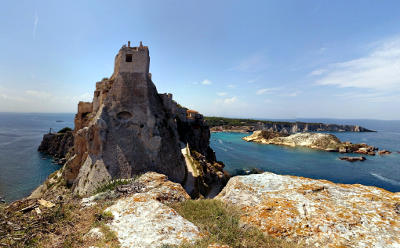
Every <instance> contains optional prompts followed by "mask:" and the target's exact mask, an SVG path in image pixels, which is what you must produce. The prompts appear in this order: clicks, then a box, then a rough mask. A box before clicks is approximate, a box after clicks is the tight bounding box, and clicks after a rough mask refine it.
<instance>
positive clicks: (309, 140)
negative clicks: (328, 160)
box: [243, 130, 377, 155]
mask: <svg viewBox="0 0 400 248" xmlns="http://www.w3.org/2000/svg"><path fill="white" fill-rule="evenodd" d="M243 140H245V141H248V142H256V143H261V144H273V145H283V146H291V147H297V146H300V147H308V148H312V149H318V150H323V151H328V152H340V153H359V154H366V155H375V150H377V148H375V147H373V146H369V145H367V144H352V143H350V142H341V141H340V140H339V139H338V138H337V137H336V136H335V135H333V134H327V133H296V134H292V135H288V134H283V133H278V132H270V131H264V130H259V131H255V132H254V133H253V134H251V135H250V136H247V137H244V138H243Z"/></svg>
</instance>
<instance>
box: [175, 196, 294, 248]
mask: <svg viewBox="0 0 400 248" xmlns="http://www.w3.org/2000/svg"><path fill="white" fill-rule="evenodd" d="M171 207H173V208H174V209H175V210H176V211H177V212H178V213H179V214H180V215H182V216H183V217H184V218H185V219H187V220H189V221H191V222H192V223H193V224H195V225H196V226H198V227H199V228H200V230H201V232H203V233H204V234H205V236H204V238H202V239H201V240H199V241H198V242H196V243H195V244H184V245H182V246H181V247H184V248H189V247H196V248H197V247H199V248H201V247H207V246H208V245H209V244H212V243H218V244H225V245H229V246H230V247H232V248H239V247H248V248H250V247H254V248H266V247H269V248H270V247H282V248H293V247H298V245H296V244H292V243H288V242H285V241H283V240H280V239H277V238H274V237H270V236H266V235H264V234H263V233H262V232H261V231H259V230H258V229H256V228H253V227H246V226H241V225H240V223H239V212H238V211H237V210H236V209H235V208H234V207H232V206H228V205H226V204H224V203H223V202H221V201H218V200H209V199H208V200H188V201H185V202H182V203H176V204H173V205H171Z"/></svg>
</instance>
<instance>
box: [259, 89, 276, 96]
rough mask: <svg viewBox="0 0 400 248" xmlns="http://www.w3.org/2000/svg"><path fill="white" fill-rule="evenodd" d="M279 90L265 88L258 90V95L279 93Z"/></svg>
mask: <svg viewBox="0 0 400 248" xmlns="http://www.w3.org/2000/svg"><path fill="white" fill-rule="evenodd" d="M277 90H279V88H263V89H259V90H257V91H256V95H263V94H269V93H271V92H274V91H277Z"/></svg>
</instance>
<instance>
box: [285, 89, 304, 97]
mask: <svg viewBox="0 0 400 248" xmlns="http://www.w3.org/2000/svg"><path fill="white" fill-rule="evenodd" d="M301 93H302V91H300V90H298V91H293V92H290V93H287V94H283V95H282V96H290V97H295V96H298V95H299V94H301Z"/></svg>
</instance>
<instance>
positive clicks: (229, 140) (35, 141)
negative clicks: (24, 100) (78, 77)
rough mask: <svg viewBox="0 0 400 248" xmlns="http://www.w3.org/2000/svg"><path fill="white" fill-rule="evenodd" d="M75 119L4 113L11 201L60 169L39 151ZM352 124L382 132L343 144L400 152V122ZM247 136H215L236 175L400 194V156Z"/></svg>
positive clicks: (1, 166) (5, 180) (4, 172)
mask: <svg viewBox="0 0 400 248" xmlns="http://www.w3.org/2000/svg"><path fill="white" fill-rule="evenodd" d="M73 118H74V115H73V114H12V113H0V196H3V197H4V198H5V199H6V200H7V201H8V202H9V201H13V200H17V199H20V198H22V197H25V196H27V195H29V194H30V192H31V191H32V190H34V189H35V188H36V187H37V186H38V185H39V184H41V183H42V182H43V181H44V180H45V179H46V178H47V176H48V175H49V174H51V173H52V172H53V171H55V170H57V169H59V166H58V165H55V164H52V163H51V159H50V158H49V157H45V156H43V155H42V154H40V153H39V152H37V147H38V146H39V144H40V141H41V140H42V137H43V134H45V133H47V132H48V131H49V128H53V129H54V130H59V129H61V128H63V127H65V126H69V127H73ZM60 121H62V122H60ZM310 121H315V120H310ZM346 121H348V120H327V121H326V122H328V123H335V122H336V123H345V122H346ZM348 122H349V123H354V124H360V125H363V126H365V127H367V128H372V129H375V130H378V131H379V132H377V133H338V134H336V135H337V136H339V138H341V139H342V140H350V141H352V142H365V143H368V144H371V145H375V146H378V147H380V148H385V149H389V150H391V151H400V121H397V122H387V121H383V122H382V121H360V122H361V123H357V122H355V121H348ZM243 136H244V135H243V134H234V133H213V134H212V135H211V146H212V148H213V149H214V150H215V152H216V155H217V158H218V159H219V160H222V161H223V162H224V163H225V164H226V167H225V169H226V170H228V171H230V172H231V173H233V172H234V171H235V170H236V169H243V168H254V167H257V168H261V169H263V170H265V171H271V172H275V173H279V174H290V175H297V176H305V177H311V178H322V179H328V180H331V181H334V182H341V183H361V184H366V185H375V186H378V187H382V188H385V189H387V190H390V191H400V154H397V153H396V154H395V153H394V154H392V155H388V156H385V157H380V156H376V157H368V160H367V161H365V162H363V163H348V162H345V161H340V160H338V157H339V155H338V154H336V153H327V152H320V151H315V150H310V149H301V148H296V149H293V148H287V147H280V146H273V145H259V144H255V143H247V142H245V141H243V140H241V138H242V137H243Z"/></svg>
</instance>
